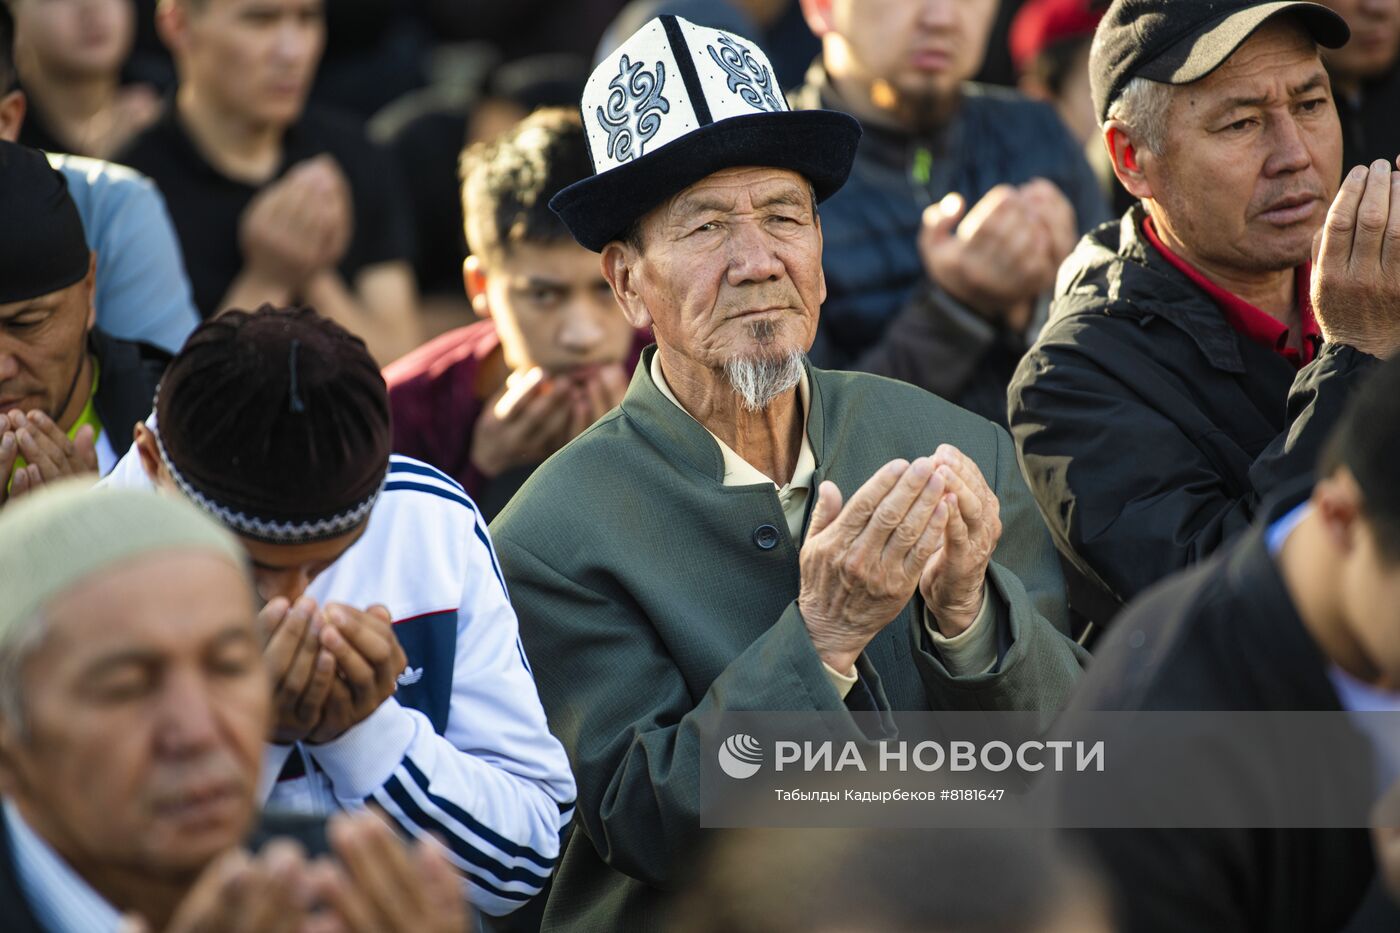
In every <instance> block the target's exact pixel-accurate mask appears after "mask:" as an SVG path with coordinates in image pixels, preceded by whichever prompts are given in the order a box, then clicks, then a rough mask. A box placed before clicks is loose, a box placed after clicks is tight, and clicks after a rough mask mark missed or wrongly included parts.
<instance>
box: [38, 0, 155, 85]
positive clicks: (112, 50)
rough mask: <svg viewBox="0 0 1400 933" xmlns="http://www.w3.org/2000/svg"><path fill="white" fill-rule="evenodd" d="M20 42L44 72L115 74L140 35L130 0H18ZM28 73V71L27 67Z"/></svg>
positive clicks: (57, 74) (78, 76) (70, 75)
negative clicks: (137, 34)
mask: <svg viewBox="0 0 1400 933" xmlns="http://www.w3.org/2000/svg"><path fill="white" fill-rule="evenodd" d="M11 5H12V6H13V8H14V13H15V45H16V47H17V48H20V49H23V50H24V54H22V55H21V56H20V57H21V58H22V59H23V58H25V57H26V56H32V57H33V61H34V62H35V64H37V65H38V66H39V67H40V68H41V69H43V71H44V72H46V73H49V74H52V75H53V76H55V77H59V78H66V79H70V80H71V79H81V78H97V77H103V78H115V77H116V75H117V72H118V71H119V70H120V69H121V66H122V63H123V62H124V61H126V56H127V54H128V53H129V52H130V51H131V43H132V40H133V39H134V38H135V35H136V32H135V30H136V10H135V8H134V6H133V5H132V2H131V0H19V2H18V3H12V4H11ZM26 73H27V72H26Z"/></svg>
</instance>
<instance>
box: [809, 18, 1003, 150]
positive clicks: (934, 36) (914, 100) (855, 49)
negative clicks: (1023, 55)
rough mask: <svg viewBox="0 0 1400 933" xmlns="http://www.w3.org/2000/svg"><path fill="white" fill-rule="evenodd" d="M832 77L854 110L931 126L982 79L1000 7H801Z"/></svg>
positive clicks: (901, 121)
mask: <svg viewBox="0 0 1400 933" xmlns="http://www.w3.org/2000/svg"><path fill="white" fill-rule="evenodd" d="M802 7H803V11H804V13H805V14H806V16H807V21H808V24H809V25H810V26H811V27H812V31H813V32H814V33H816V34H817V35H818V36H820V37H821V38H822V58H823V61H824V62H825V64H826V67H827V72H828V74H829V75H830V76H831V77H832V79H833V80H834V81H836V82H837V83H838V86H840V87H841V90H842V93H843V94H845V95H847V96H851V95H856V96H859V97H860V98H862V99H861V100H859V101H851V103H852V106H855V107H858V108H859V106H860V104H862V103H863V104H866V105H867V106H868V107H870V108H873V109H875V110H878V111H882V112H885V113H888V114H890V115H891V116H892V117H894V118H895V119H896V120H898V121H899V122H900V123H904V124H919V123H926V122H934V121H937V120H940V119H942V118H943V117H944V114H945V113H946V111H947V109H948V108H949V107H950V105H951V104H952V102H953V101H955V100H956V95H957V91H958V87H959V86H960V85H961V84H962V82H964V81H966V80H968V79H969V78H971V77H972V76H973V75H974V74H976V73H977V70H978V69H979V68H980V67H981V65H982V58H983V56H984V54H985V52H986V46H987V37H988V34H989V33H990V31H991V28H992V22H993V19H994V18H995V15H996V10H997V4H996V0H802Z"/></svg>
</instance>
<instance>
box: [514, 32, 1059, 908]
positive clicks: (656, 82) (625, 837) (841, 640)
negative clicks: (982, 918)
mask: <svg viewBox="0 0 1400 933" xmlns="http://www.w3.org/2000/svg"><path fill="white" fill-rule="evenodd" d="M582 112H583V117H584V122H585V125H586V127H587V130H588V133H589V146H590V150H591V154H592V158H593V163H594V170H595V173H594V174H593V175H592V176H590V177H589V178H587V179H584V180H583V181H581V182H578V183H577V184H575V185H573V186H570V187H569V188H566V189H565V190H564V191H562V192H560V194H559V195H557V196H556V197H555V199H554V200H553V201H552V203H551V206H552V207H553V208H554V209H555V210H556V211H557V212H558V213H559V214H560V216H561V217H562V218H563V219H564V221H565V223H566V224H567V225H568V227H569V229H570V231H571V232H572V233H573V235H574V237H575V238H576V239H577V240H578V241H579V242H580V243H582V244H583V245H584V246H587V247H589V248H590V249H594V250H597V251H599V252H601V254H602V264H603V272H604V275H605V276H606V277H607V279H608V281H609V282H610V283H611V285H612V288H613V293H614V294H615V296H616V297H617V300H618V302H619V304H620V305H621V306H622V308H623V311H624V312H625V313H626V315H627V316H628V319H629V320H630V321H631V322H632V324H633V325H634V326H636V327H650V328H651V329H652V331H653V333H654V334H655V337H656V343H657V346H656V347H652V348H648V349H647V350H646V351H645V352H644V354H643V357H642V361H641V363H640V365H639V366H638V367H637V370H636V372H635V374H634V375H633V378H632V384H631V387H630V388H629V390H628V392H627V395H626V397H625V398H624V400H623V402H622V405H621V406H620V408H618V409H615V410H614V411H612V412H611V413H610V414H608V415H607V416H605V417H604V418H602V419H601V420H600V421H599V422H598V423H597V424H595V425H594V426H593V427H592V428H591V429H589V430H588V431H586V432H584V433H583V434H582V435H580V436H579V437H578V438H577V439H576V440H575V441H573V442H572V443H571V444H569V445H568V446H566V447H565V448H564V449H563V450H562V451H560V452H559V453H558V454H556V455H555V456H554V457H552V458H551V459H550V460H549V461H547V462H546V463H545V464H544V465H543V466H542V467H541V468H540V469H539V470H538V471H537V472H536V473H535V474H534V475H533V476H532V477H531V479H530V481H529V482H528V483H526V485H525V486H524V487H523V488H522V489H521V491H520V493H519V494H518V495H517V496H516V497H515V499H513V500H512V501H511V503H510V504H509V505H508V506H507V507H506V509H505V510H504V511H503V512H502V513H501V514H500V516H499V517H498V518H497V520H496V521H495V523H494V524H493V526H492V531H493V535H494V536H495V539H496V542H497V548H498V553H499V555H500V558H501V564H502V568H503V570H504V572H505V575H506V579H507V583H508V585H509V588H510V592H511V596H512V599H513V600H514V603H515V606H516V608H517V611H518V613H519V617H520V623H521V636H522V639H523V641H524V643H525V647H526V652H527V654H529V655H530V657H531V660H532V662H533V665H534V669H535V674H536V677H537V680H538V684H539V688H540V693H541V697H542V699H543V701H544V704H545V708H546V712H547V714H548V715H549V717H550V721H551V727H552V729H553V731H554V732H555V733H556V734H557V735H558V736H559V738H560V739H561V740H562V741H563V743H564V746H565V748H566V749H567V750H568V752H569V757H570V760H571V763H572V765H573V767H574V771H575V774H576V776H577V780H578V787H579V804H578V811H577V812H578V815H579V827H578V831H577V832H575V833H574V834H573V837H572V839H571V840H570V842H569V845H568V849H567V852H566V855H565V857H564V860H563V863H562V867H561V869H560V871H559V875H558V878H557V881H556V884H555V886H554V889H553V892H552V894H551V897H550V900H549V903H548V905H547V907H546V911H545V920H544V927H545V929H565V928H567V929H570V930H616V929H627V930H645V929H654V928H657V927H659V926H660V925H661V923H662V920H661V919H659V918H660V917H661V916H662V915H663V913H664V910H665V908H666V901H667V894H666V892H667V890H668V889H673V888H675V887H676V886H677V885H679V884H680V883H681V882H682V881H683V880H684V878H685V876H686V869H687V864H688V863H687V858H688V857H689V855H690V854H692V853H694V852H695V850H696V849H697V844H698V843H700V842H701V840H702V836H701V833H700V829H699V815H698V811H699V793H698V789H697V776H698V773H699V767H700V765H699V761H700V759H699V756H700V754H701V751H702V749H701V745H700V740H699V736H698V720H699V717H700V716H702V715H704V714H706V713H713V712H716V711H725V710H779V711H822V712H831V713H836V714H838V715H842V716H846V717H848V718H849V713H848V712H846V711H848V710H881V711H885V710H891V709H899V710H930V709H932V710H939V709H969V708H970V709H1020V710H1043V709H1044V710H1053V709H1057V708H1058V707H1059V706H1060V705H1061V703H1062V701H1063V699H1064V698H1065V696H1066V694H1067V692H1068V691H1069V689H1070V687H1071V685H1072V684H1073V683H1074V681H1075V678H1076V676H1077V674H1078V672H1079V666H1080V665H1079V659H1080V654H1079V652H1078V649H1077V648H1076V646H1075V645H1074V644H1073V643H1072V642H1071V641H1070V640H1069V639H1068V638H1067V637H1066V636H1065V635H1064V630H1065V626H1066V611H1065V605H1064V591H1063V582H1062V578H1061V576H1060V571H1059V568H1058V565H1057V563H1056V558H1055V555H1054V551H1053V548H1052V546H1051V544H1050V541H1049V537H1048V535H1047V533H1046V531H1045V529H1044V527H1043V526H1042V524H1041V522H1040V519H1039V517H1038V516H1037V514H1036V511H1035V505H1034V503H1033V501H1032V500H1031V498H1030V496H1029V493H1028V492H1027V490H1026V488H1025V486H1024V484H1023V482H1022V480H1021V478H1020V475H1019V473H1018V471H1017V467H1016V462H1015V455H1014V452H1013V450H1012V446H1011V442H1010V439H1009V437H1008V436H1007V435H1006V433H1005V432H1004V431H1002V430H1001V429H999V428H997V427H995V426H994V425H992V424H991V423H990V422H987V421H985V420H983V419H981V418H979V417H977V416H974V415H971V414H969V413H967V412H965V411H962V410H961V409H958V408H956V407H954V406H952V405H950V404H949V403H947V402H944V401H941V400H939V399H938V398H936V397H934V396H933V395H930V394H928V393H926V392H924V391H922V390H920V389H916V388H913V387H911V386H908V385H905V384H901V383H896V382H892V381H889V380H885V379H881V378H877V377H873V376H869V375H863V374H847V373H834V372H824V371H821V370H819V369H814V368H812V367H810V366H809V365H807V364H806V362H805V361H804V353H805V352H806V350H807V349H808V348H809V347H810V345H811V343H812V339H813V336H814V334H815V332H816V328H817V320H818V314H819V311H820V308H821V304H822V301H823V299H824V298H825V297H826V286H825V279H824V277H823V273H822V267H821V258H822V233H821V223H820V220H819V218H818V216H817V207H816V202H817V201H819V200H821V199H823V198H825V197H827V196H829V195H831V194H832V193H833V192H835V191H836V190H837V189H838V188H839V187H840V186H841V184H842V182H843V181H844V180H845V178H846V175H847V173H848V172H849V171H850V166H851V161H852V158H853V156H854V153H855V146H856V141H857V139H858V138H859V133H860V130H859V125H858V124H857V123H856V122H855V120H854V119H852V118H851V117H849V116H847V115H844V114H839V113H833V112H830V111H804V112H790V111H788V109H787V106H786V104H785V103H784V102H783V99H782V96H781V95H780V94H778V93H777V91H776V88H775V85H774V83H773V74H772V69H771V67H770V66H769V64H768V62H767V61H766V59H765V58H764V57H763V55H762V53H761V52H759V51H758V49H757V48H756V47H754V46H753V45H752V44H751V43H749V42H748V41H747V40H744V39H741V38H738V37H736V36H732V35H729V34H726V33H723V32H719V31H716V30H712V29H703V28H699V27H696V26H694V25H692V24H690V23H688V22H686V21H685V20H682V19H677V18H675V17H667V16H663V17H660V18H658V19H655V20H652V21H651V22H650V23H648V24H647V25H646V26H644V27H643V28H642V29H641V30H640V31H639V32H638V33H637V34H635V35H634V36H633V37H632V38H631V39H629V40H628V41H627V42H626V43H625V44H624V45H622V46H621V47H620V48H619V49H618V50H617V51H616V52H614V53H613V54H612V55H611V56H609V57H608V58H607V59H605V60H604V61H603V62H602V63H601V64H600V65H599V66H598V68H597V70H596V71H595V72H594V73H593V76H592V77H591V79H590V80H589V82H588V84H587V86H586V88H585V92H584V98H583V106H582ZM850 722H851V727H850V731H851V735H852V737H853V738H858V737H859V736H860V735H861V734H862V733H861V732H860V730H859V729H858V728H857V726H856V724H855V722H854V720H850Z"/></svg>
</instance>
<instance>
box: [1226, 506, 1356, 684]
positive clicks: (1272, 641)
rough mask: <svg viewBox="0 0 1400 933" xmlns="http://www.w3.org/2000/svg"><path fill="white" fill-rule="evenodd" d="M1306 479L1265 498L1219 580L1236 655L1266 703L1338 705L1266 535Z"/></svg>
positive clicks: (1322, 658)
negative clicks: (1229, 602) (1230, 598)
mask: <svg viewBox="0 0 1400 933" xmlns="http://www.w3.org/2000/svg"><path fill="white" fill-rule="evenodd" d="M1311 488H1312V486H1311V481H1310V480H1309V481H1308V482H1306V483H1303V482H1300V483H1298V484H1294V485H1290V486H1289V487H1287V488H1286V489H1284V490H1282V491H1281V492H1280V493H1279V494H1278V495H1277V496H1276V497H1275V498H1273V499H1271V500H1270V501H1269V503H1268V505H1267V506H1266V507H1265V509H1264V510H1263V512H1262V513H1261V514H1260V516H1259V518H1258V520H1257V521H1256V522H1255V523H1254V525H1253V526H1252V527H1251V528H1250V529H1249V531H1248V532H1246V533H1245V535H1244V537H1243V538H1241V539H1240V541H1239V542H1238V544H1237V545H1235V546H1234V547H1232V548H1231V550H1230V551H1229V553H1228V554H1227V555H1226V557H1225V580H1226V584H1227V586H1228V587H1229V588H1230V590H1231V591H1233V592H1234V593H1235V594H1236V599H1235V600H1234V604H1235V605H1236V606H1237V607H1238V609H1239V612H1238V615H1237V616H1236V617H1235V619H1234V620H1233V624H1232V625H1231V626H1230V630H1231V634H1232V640H1234V641H1235V642H1236V644H1237V646H1238V648H1239V655H1238V658H1239V660H1240V662H1241V663H1242V664H1246V665H1248V667H1250V668H1252V669H1253V670H1254V671H1255V672H1256V677H1255V678H1254V680H1255V682H1256V683H1257V684H1258V685H1259V689H1260V690H1261V691H1263V693H1264V694H1265V696H1263V697H1262V699H1263V700H1264V702H1265V703H1266V704H1267V706H1266V707H1265V708H1269V709H1296V710H1340V709H1341V708H1342V707H1341V700H1340V699H1339V698H1338V697H1337V691H1336V689H1335V688H1334V687H1333V686H1332V681H1331V679H1330V678H1329V677H1328V673H1327V672H1328V670H1329V669H1330V668H1331V663H1330V662H1329V661H1328V659H1327V658H1326V656H1325V655H1323V653H1322V650H1321V649H1320V648H1319V647H1318V646H1317V642H1316V641H1314V640H1313V638H1312V635H1311V634H1309V632H1308V630H1307V628H1306V626H1304V625H1303V620H1302V618H1301V617H1300V616H1299V615H1298V610H1297V609H1296V608H1295V607H1294V605H1293V600H1292V598H1291V597H1290V596H1289V595H1288V588H1287V586H1286V585H1285V583H1284V580H1283V574H1282V572H1281V571H1280V570H1279V566H1278V562H1277V561H1276V560H1275V559H1274V556H1273V555H1272V554H1270V553H1269V548H1268V542H1267V536H1268V530H1269V527H1270V526H1271V525H1273V523H1274V522H1276V521H1278V520H1279V519H1280V518H1282V517H1283V516H1285V515H1287V514H1288V513H1289V512H1290V511H1292V510H1293V508H1294V507H1295V506H1296V505H1298V504H1299V503H1300V502H1302V501H1303V500H1304V499H1306V498H1307V496H1308V494H1309V492H1310V491H1311Z"/></svg>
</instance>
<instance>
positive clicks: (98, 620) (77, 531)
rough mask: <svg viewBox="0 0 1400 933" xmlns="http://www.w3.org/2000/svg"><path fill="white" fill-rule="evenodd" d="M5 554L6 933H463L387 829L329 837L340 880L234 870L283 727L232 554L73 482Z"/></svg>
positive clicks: (114, 493) (294, 854)
mask: <svg viewBox="0 0 1400 933" xmlns="http://www.w3.org/2000/svg"><path fill="white" fill-rule="evenodd" d="M0 540H3V541H4V542H5V546H6V556H5V560H4V561H3V562H0V592H3V593H4V594H5V599H4V600H3V601H0V794H3V797H0V807H2V812H0V917H3V918H4V920H5V930H6V931H7V933H95V931H114V930H117V929H119V928H121V929H128V930H168V931H171V933H186V931H192V930H233V929H246V930H257V931H259V933H294V931H299V930H302V929H304V927H303V924H304V923H306V922H307V921H308V920H309V919H310V915H311V913H312V912H313V911H316V912H317V913H324V912H329V913H333V914H335V915H337V916H334V917H331V916H323V917H319V918H318V920H319V921H320V922H323V923H324V922H326V921H331V920H335V921H339V922H342V923H345V922H348V923H350V924H352V928H355V929H364V926H363V923H364V921H365V919H366V918H367V917H371V916H375V917H377V919H376V920H375V929H377V930H383V931H386V933H387V931H390V930H393V931H396V933H409V931H412V933H424V931H433V933H447V931H454V933H457V931H461V930H462V929H464V925H465V921H466V917H465V913H466V911H465V909H464V908H463V906H462V903H461V895H460V882H458V881H457V879H456V877H455V876H454V874H453V873H452V872H451V870H450V869H449V868H447V866H446V864H445V863H444V861H443V859H442V858H441V856H439V855H438V854H437V853H436V852H435V851H434V849H433V847H430V846H428V845H425V844H423V843H418V844H417V845H416V846H415V849H416V850H417V851H416V852H414V853H408V852H396V851H395V850H396V849H400V848H401V847H400V846H399V844H398V842H397V841H396V840H395V839H394V838H393V836H392V834H391V831H390V830H389V829H388V827H387V826H385V825H384V823H383V821H382V820H381V819H380V818H379V817H377V816H375V815H373V814H364V815H362V816H359V817H356V818H352V819H339V820H336V821H333V822H332V824H331V825H330V827H329V834H328V835H329V842H330V848H331V849H332V850H333V851H334V852H335V855H336V856H337V861H336V863H334V864H332V863H331V862H329V861H327V860H317V861H316V862H314V863H312V864H308V863H307V861H306V858H305V855H304V854H303V853H302V851H301V849H300V847H299V846H297V845H296V844H295V843H291V842H288V841H285V840H279V841H274V842H272V843H271V844H269V845H268V846H267V848H266V849H265V850H264V851H263V852H262V853H261V854H259V855H257V856H253V857H249V856H248V855H247V854H245V853H243V852H241V851H239V850H238V847H239V845H240V843H242V842H243V840H244V839H245V838H246V837H247V836H248V834H249V831H250V829H252V826H253V822H254V819H255V817H256V815H257V799H258V797H257V790H258V772H259V765H260V760H261V757H262V741H263V735H264V734H265V732H266V729H267V724H268V721H269V719H270V713H271V708H270V704H269V700H268V677H267V673H266V670H265V669H264V666H263V664H262V662H261V658H260V657H259V654H260V650H259V649H260V645H261V640H262V633H261V632H260V631H259V630H258V627H257V624H256V616H255V610H254V606H253V590H252V586H251V580H250V578H249V575H248V568H247V558H246V556H245V555H244V553H243V551H242V549H241V548H240V547H239V546H238V542H237V541H235V540H234V538H233V536H232V535H230V534H228V532H226V531H224V530H223V529H221V528H220V527H219V526H218V525H217V523H215V522H213V521H212V520H210V519H209V518H207V517H205V516H203V515H201V514H199V512H198V511H197V510H196V509H194V508H192V507H191V506H189V505H187V504H185V503H183V502H180V501H179V500H176V499H172V498H168V497H162V496H156V495H153V494H151V493H149V492H137V491H133V490H109V489H97V490H94V489H90V488H88V484H87V483H85V482H83V481H82V480H68V481H66V482H62V483H59V484H57V485H55V486H54V487H52V488H50V489H47V490H45V491H44V492H42V493H40V494H38V495H35V496H33V497H29V498H27V499H25V500H24V502H23V503H20V504H18V505H16V506H15V507H14V508H12V509H7V510H6V511H5V512H4V513H0ZM307 829H310V827H309V826H308V827H300V826H294V825H292V824H291V823H290V822H289V821H287V820H278V819H275V818H274V819H273V820H269V821H264V822H263V825H262V826H261V827H260V829H259V834H260V835H263V836H270V835H275V834H276V833H277V832H279V831H282V830H293V831H302V830H307ZM367 881H369V882H372V883H371V884H366V882H367ZM386 889H387V891H388V892H389V896H388V897H386V896H385V891H386ZM318 904H319V905H321V906H322V907H323V908H324V910H316V908H317V905H318ZM120 921H125V922H120ZM337 928H339V927H337Z"/></svg>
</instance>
